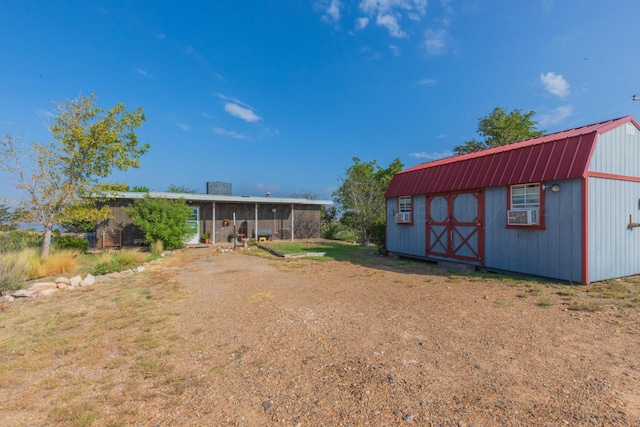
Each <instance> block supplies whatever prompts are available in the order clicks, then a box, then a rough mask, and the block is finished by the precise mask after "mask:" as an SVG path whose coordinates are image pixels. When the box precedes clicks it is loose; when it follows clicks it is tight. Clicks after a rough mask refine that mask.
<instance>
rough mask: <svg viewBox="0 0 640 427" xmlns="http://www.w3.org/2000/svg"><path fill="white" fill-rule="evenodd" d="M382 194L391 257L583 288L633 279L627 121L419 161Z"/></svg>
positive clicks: (636, 187) (638, 153)
mask: <svg viewBox="0 0 640 427" xmlns="http://www.w3.org/2000/svg"><path fill="white" fill-rule="evenodd" d="M385 197H386V200H387V206H386V211H387V212H386V213H387V249H388V250H389V251H390V252H392V253H395V254H398V255H403V256H409V257H416V258H422V259H433V260H447V261H458V262H465V263H469V264H473V265H476V266H481V267H485V268H488V269H495V270H503V271H513V272H518V273H525V274H532V275H538V276H544V277H550V278H555V279H561V280H567V281H573V282H580V283H589V282H592V281H599V280H606V279H610V278H613V277H622V276H629V275H634V274H640V229H639V228H637V227H636V226H635V222H640V126H639V125H638V123H637V122H636V121H635V120H634V119H633V118H632V117H631V116H627V117H623V118H619V119H614V120H609V121H605V122H601V123H596V124H592V125H588V126H583V127H579V128H575V129H570V130H566V131H562V132H557V133H554V134H549V135H545V136H542V137H539V138H534V139H530V140H526V141H521V142H517V143H514V144H510V145H506V146H502V147H497V148H492V149H488V150H483V151H479V152H476V153H471V154H466V155H461V156H456V157H450V158H446V159H442V160H437V161H433V162H428V163H424V164H421V165H418V166H415V167H412V168H409V169H406V170H404V171H402V172H399V173H398V174H396V175H395V176H394V177H393V179H392V181H391V183H390V185H389V188H388V189H387V192H386V194H385Z"/></svg>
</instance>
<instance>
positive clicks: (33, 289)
mask: <svg viewBox="0 0 640 427" xmlns="http://www.w3.org/2000/svg"><path fill="white" fill-rule="evenodd" d="M165 255H173V252H171V251H167V252H165V253H163V254H162V256H163V257H164V256H165ZM161 262H162V258H158V259H154V260H153V261H149V262H144V263H143V264H142V265H141V266H139V267H135V268H131V269H128V270H122V271H116V272H112V273H107V274H101V275H98V276H94V275H92V274H87V275H86V276H85V277H84V278H82V276H80V275H76V276H73V277H70V278H67V277H64V276H60V277H58V278H57V279H55V280H54V281H51V282H34V283H32V284H31V285H29V287H28V288H27V289H18V290H16V291H8V292H6V294H4V295H2V296H0V303H2V302H12V301H15V300H16V299H26V298H36V297H40V296H46V295H51V294H54V293H56V292H58V291H61V290H74V289H76V288H79V287H85V286H93V285H95V284H99V283H104V282H110V281H112V280H115V279H120V278H122V277H126V276H132V275H134V274H139V273H142V272H143V271H145V270H146V269H147V268H148V267H149V266H152V265H157V264H160V263H161Z"/></svg>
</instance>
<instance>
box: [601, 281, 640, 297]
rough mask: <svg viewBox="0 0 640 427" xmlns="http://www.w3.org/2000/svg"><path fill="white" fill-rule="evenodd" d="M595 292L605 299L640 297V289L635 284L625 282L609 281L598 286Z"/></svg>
mask: <svg viewBox="0 0 640 427" xmlns="http://www.w3.org/2000/svg"><path fill="white" fill-rule="evenodd" d="M594 290H595V291H597V292H598V293H600V295H602V297H604V298H613V299H628V298H635V297H638V296H640V289H639V288H638V286H637V285H636V284H635V283H629V282H627V281H623V280H607V281H606V282H603V283H599V284H598V285H596V286H595V287H594Z"/></svg>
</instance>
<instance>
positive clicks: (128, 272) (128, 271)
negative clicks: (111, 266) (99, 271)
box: [120, 270, 133, 276]
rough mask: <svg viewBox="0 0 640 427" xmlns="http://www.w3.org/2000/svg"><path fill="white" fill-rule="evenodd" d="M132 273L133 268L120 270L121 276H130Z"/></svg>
mask: <svg viewBox="0 0 640 427" xmlns="http://www.w3.org/2000/svg"><path fill="white" fill-rule="evenodd" d="M132 274H133V270H123V271H121V272H120V275H121V276H131V275H132Z"/></svg>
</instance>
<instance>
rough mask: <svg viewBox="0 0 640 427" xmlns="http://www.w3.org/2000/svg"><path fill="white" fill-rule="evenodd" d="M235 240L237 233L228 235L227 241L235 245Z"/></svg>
mask: <svg viewBox="0 0 640 427" xmlns="http://www.w3.org/2000/svg"><path fill="white" fill-rule="evenodd" d="M237 238H238V233H236V232H234V231H232V232H231V233H229V241H230V242H232V243H235V242H236V239H237Z"/></svg>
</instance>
